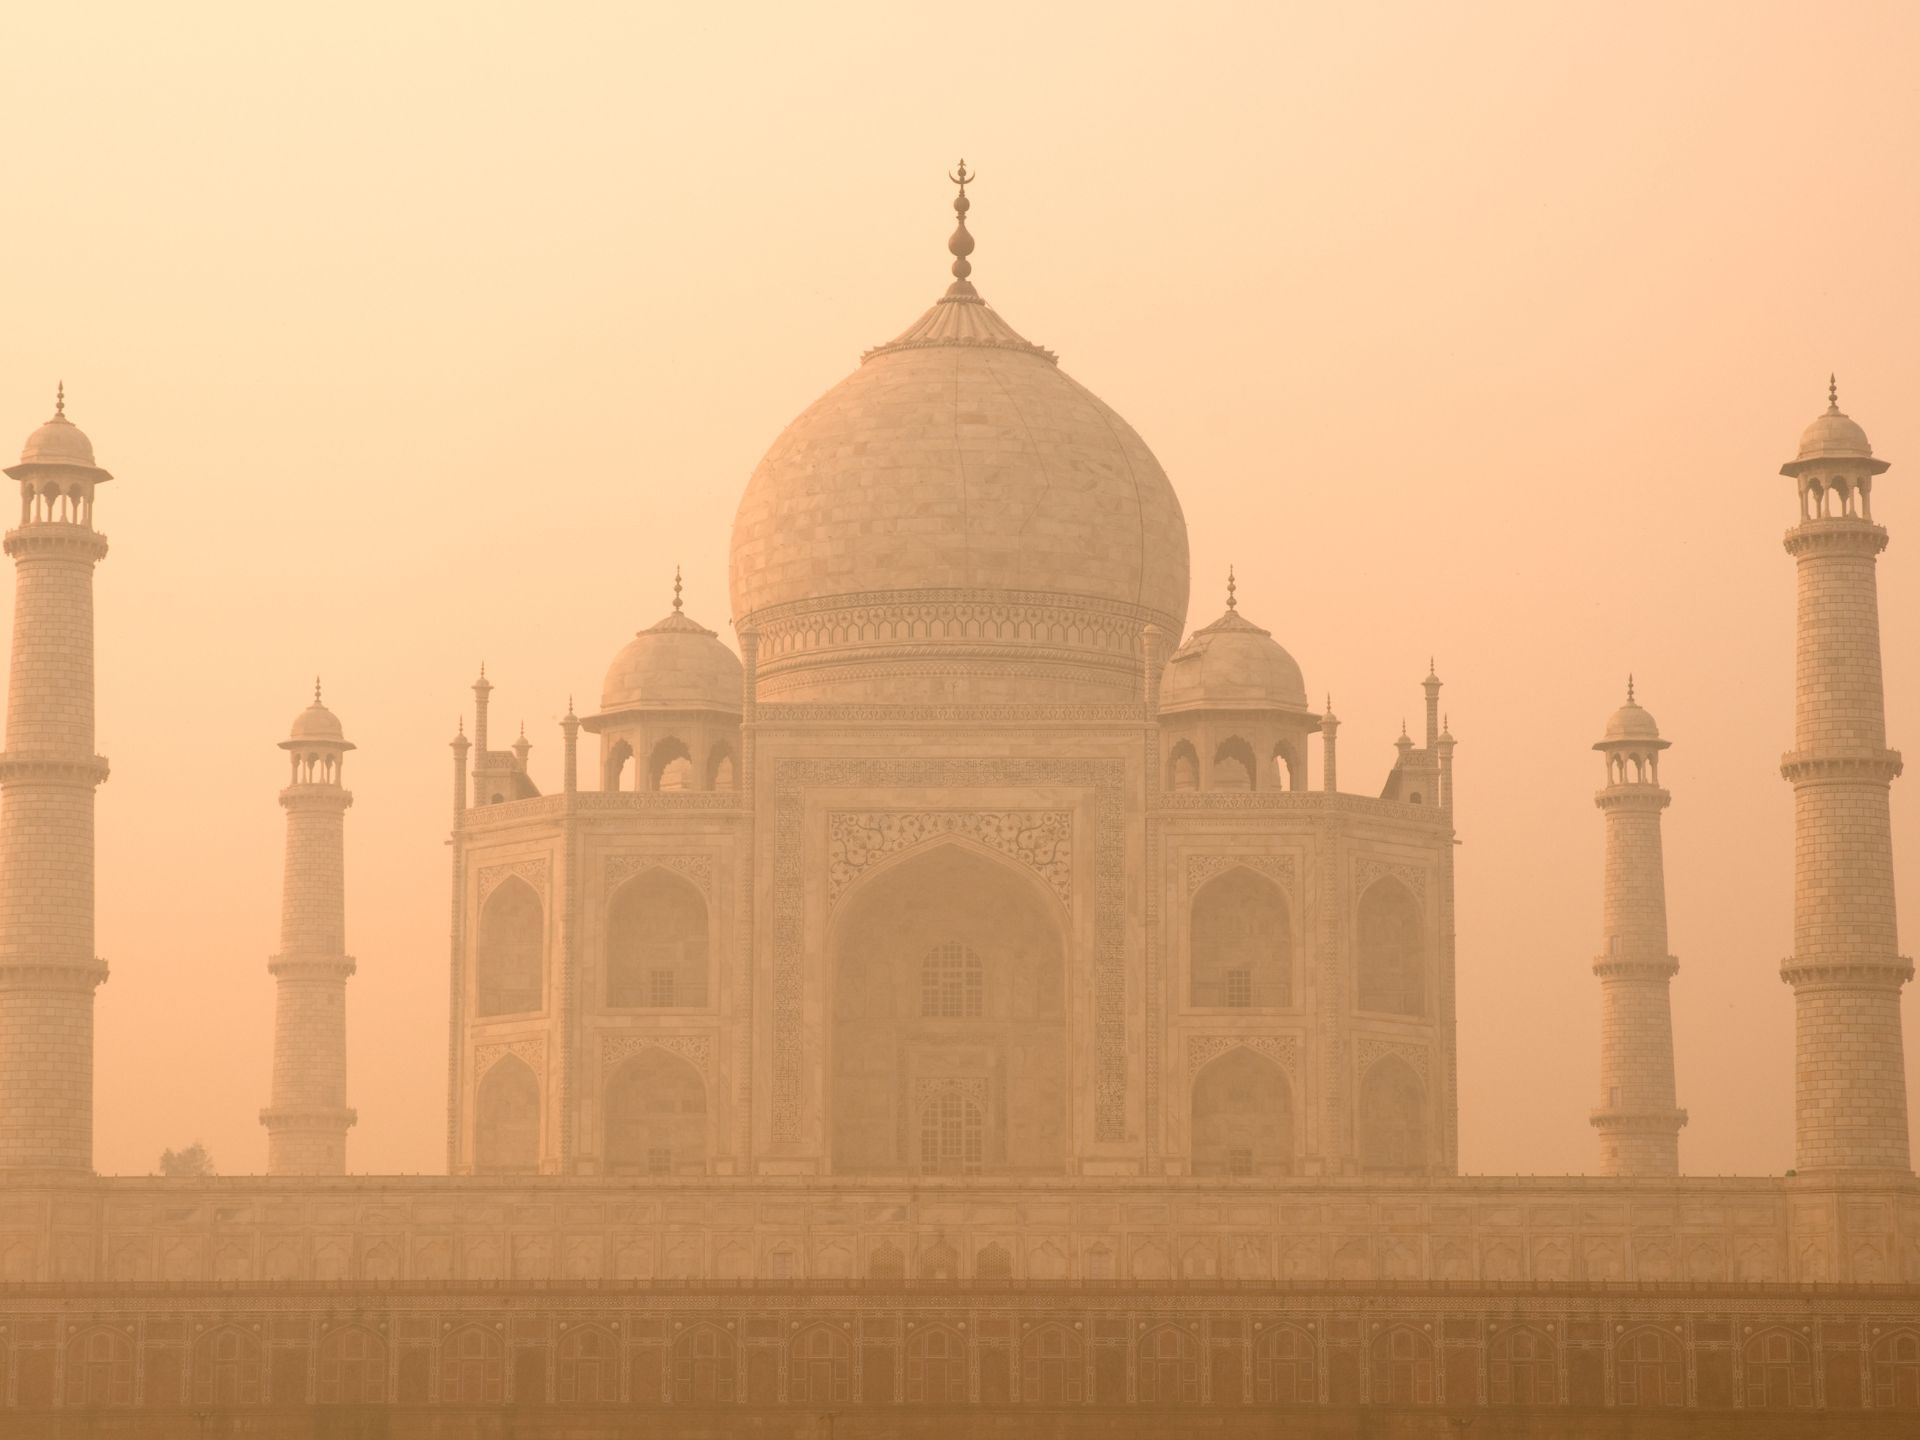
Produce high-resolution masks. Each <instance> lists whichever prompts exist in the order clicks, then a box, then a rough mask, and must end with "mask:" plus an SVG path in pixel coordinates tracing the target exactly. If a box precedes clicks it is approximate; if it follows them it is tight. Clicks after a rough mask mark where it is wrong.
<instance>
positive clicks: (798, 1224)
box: [0, 1179, 1920, 1285]
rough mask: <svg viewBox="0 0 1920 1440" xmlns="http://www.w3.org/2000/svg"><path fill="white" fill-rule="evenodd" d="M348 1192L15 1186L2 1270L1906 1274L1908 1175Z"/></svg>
mask: <svg viewBox="0 0 1920 1440" xmlns="http://www.w3.org/2000/svg"><path fill="white" fill-rule="evenodd" d="M361 1188H362V1187H361V1185H360V1184H359V1182H353V1181H330V1182H326V1183H324V1184H314V1185H312V1186H310V1187H304V1188H303V1187H295V1186H290V1185H288V1184H287V1183H286V1182H276V1181H259V1182H249V1181H245V1180H224V1181H221V1182H219V1183H218V1184H217V1185H214V1186H208V1185H205V1184H202V1183H199V1182H190V1181H164V1182H163V1181H114V1180H103V1181H99V1182H96V1183H95V1184H93V1185H91V1186H88V1187H84V1188H81V1189H78V1190H75V1191H42V1192H29V1193H16V1195H15V1196H14V1197H12V1198H10V1199H9V1200H8V1202H7V1203H6V1204H5V1206H4V1207H0V1279H6V1280H19V1281H27V1280H42V1281H49V1280H57V1281H61V1282H85V1281H92V1282H99V1281H105V1282H137V1281H169V1282H175V1283H180V1282H202V1283H203V1282H224V1283H237V1282H260V1281H323V1282H329V1283H333V1284H355V1283H362V1284H371V1285H382V1284H392V1283H400V1282H406V1283H415V1282H428V1283H440V1282H464V1281H520V1280H527V1281H547V1280H559V1279H568V1280H581V1281H652V1280H672V1281H676V1282H692V1281H698V1280H747V1279H754V1280H761V1281H773V1280H793V1281H850V1280H871V1279H910V1280H920V1279H924V1280H958V1281H971V1280H995V1279H1006V1280H1013V1281H1023V1282H1024V1281H1076V1282H1077V1281H1101V1280H1114V1281H1173V1280H1208V1281H1215V1280H1218V1281H1235V1282H1243V1283H1253V1284H1257V1283H1272V1282H1290V1283H1318V1282H1322V1281H1337V1282H1341V1283H1373V1282H1382V1281H1410V1282H1411V1281H1447V1282H1474V1283H1487V1282H1540V1281H1547V1282H1563V1283H1594V1282H1623V1283H1648V1282H1680V1281H1684V1282H1690V1283H1715V1284H1718V1283H1760V1284H1765V1283H1783V1282H1813V1283H1834V1282H1848V1281H1851V1282H1855V1283H1887V1282H1906V1283H1920V1187H1917V1186H1916V1185H1915V1184H1914V1183H1913V1182H1908V1183H1906V1184H1904V1185H1892V1186H1888V1187H1885V1188H1881V1189H1873V1190H1869V1191H1856V1190H1849V1191H1830V1190H1818V1189H1811V1188H1806V1187H1802V1186H1800V1185H1798V1184H1796V1182H1791V1181H1682V1182H1679V1184H1678V1186H1675V1185H1673V1184H1663V1185H1659V1186H1654V1185H1652V1184H1650V1183H1643V1182H1607V1181H1596V1182H1591V1183H1586V1184H1578V1183H1575V1184H1570V1183H1568V1182H1565V1181H1560V1182H1551V1183H1548V1182H1538V1183H1529V1182H1519V1183H1513V1182H1493V1181H1485V1180H1478V1181H1452V1182H1444V1183H1442V1184H1438V1185H1419V1186H1415V1185H1407V1186H1405V1187H1404V1188H1398V1187H1391V1188H1390V1187H1384V1186H1375V1187H1360V1186H1354V1187H1350V1188H1349V1187H1339V1186H1330V1185H1308V1184H1288V1185H1265V1184H1259V1183H1257V1182H1246V1183H1243V1184H1235V1185H1201V1184H1198V1183H1196V1182H1192V1181H1181V1182H1177V1183H1175V1184H1173V1185H1165V1184H1163V1185H1161V1186H1159V1187H1155V1188H1151V1189H1146V1188H1141V1187H1138V1186H1125V1185H1104V1184H1094V1183H1088V1182H1069V1183H1061V1184H1057V1185H1046V1186H1036V1187H1033V1188H1032V1189H1031V1190H1029V1191H1001V1192H999V1193H997V1194H995V1193H986V1194H982V1193H980V1192H978V1191H977V1190H974V1191H970V1190H969V1189H967V1188H966V1187H963V1186H951V1187H941V1186H937V1185H928V1186H921V1187H918V1188H916V1189H914V1190H902V1189H895V1188H892V1187H888V1186H882V1185H857V1186H855V1185H845V1186H836V1187H835V1189H834V1191H833V1192H832V1193H830V1194H821V1193H819V1191H817V1190H816V1191H814V1192H813V1193H808V1191H807V1189H806V1188H805V1186H804V1185H797V1184H796V1185H793V1186H791V1188H789V1187H786V1186H771V1185H770V1184H769V1182H768V1181H766V1180H764V1179H762V1180H759V1181H756V1182H753V1183H752V1184H751V1185H750V1186H749V1185H747V1184H745V1183H742V1184H739V1185H733V1184H710V1183H702V1184H698V1185H696V1184H693V1183H690V1182H681V1181H667V1182H660V1183H657V1184H652V1185H647V1186H644V1187H642V1186H634V1185H625V1186H621V1185H591V1186H587V1185H583V1184H582V1183H581V1182H579V1181H571V1182H566V1183H565V1185H564V1186H562V1185H560V1184H559V1183H557V1182H554V1183H549V1184H538V1183H536V1184H526V1183H525V1182H522V1183H521V1185H519V1186H510V1185H507V1184H504V1183H503V1184H498V1185H486V1184H479V1185H477V1184H476V1182H474V1181H463V1182H459V1183H458V1184H457V1185H450V1184H449V1183H448V1182H445V1181H438V1182H436V1181H431V1180H421V1181H412V1182H400V1183H394V1182H382V1183H380V1184H379V1185H378V1186H377V1188H375V1187H371V1186H369V1187H367V1188H368V1189H372V1190H373V1193H356V1192H357V1191H359V1190H360V1189H361ZM476 1188H477V1189H478V1190H479V1193H475V1191H476ZM770 1188H773V1189H786V1193H784V1194H768V1193H767V1191H768V1190H769V1189H770Z"/></svg>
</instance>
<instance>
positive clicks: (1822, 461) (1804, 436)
mask: <svg viewBox="0 0 1920 1440" xmlns="http://www.w3.org/2000/svg"><path fill="white" fill-rule="evenodd" d="M1836 460H1841V461H1852V462H1854V467H1855V468H1859V467H1861V466H1864V467H1865V468H1866V469H1868V470H1870V471H1872V472H1873V473H1874V474H1876V475H1878V474H1879V473H1880V472H1881V471H1883V470H1885V469H1886V468H1887V467H1888V464H1889V463H1890V462H1888V461H1885V460H1876V459H1874V458H1873V446H1872V445H1870V444H1868V443H1867V432H1866V431H1865V430H1863V429H1861V428H1860V425H1859V422H1858V421H1856V420H1854V419H1853V418H1852V417H1851V416H1849V415H1846V414H1844V413H1843V412H1842V411H1841V409H1840V386H1839V382H1838V381H1836V380H1835V378H1834V377H1833V376H1831V375H1829V376H1828V377H1827V408H1826V412H1825V413H1824V414H1822V415H1817V416H1815V417H1814V420H1813V423H1812V424H1811V425H1809V426H1807V428H1806V429H1805V430H1802V431H1801V432H1800V452H1799V453H1798V454H1797V455H1795V456H1794V457H1793V459H1791V460H1789V461H1788V462H1787V463H1786V464H1785V465H1782V466H1781V467H1780V473H1781V474H1782V475H1798V474H1800V473H1801V472H1802V471H1806V470H1814V469H1820V468H1824V467H1826V466H1828V465H1831V464H1832V462H1834V461H1836Z"/></svg>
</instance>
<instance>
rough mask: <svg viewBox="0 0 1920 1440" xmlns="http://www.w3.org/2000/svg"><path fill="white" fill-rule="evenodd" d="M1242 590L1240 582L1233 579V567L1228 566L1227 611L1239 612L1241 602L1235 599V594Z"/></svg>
mask: <svg viewBox="0 0 1920 1440" xmlns="http://www.w3.org/2000/svg"><path fill="white" fill-rule="evenodd" d="M1239 588H1240V582H1239V581H1237V580H1235V579H1234V578H1233V566H1231V565H1229V566H1227V609H1229V610H1238V609H1239V608H1240V602H1239V601H1238V600H1237V599H1235V598H1234V592H1235V591H1237V590H1238V589H1239Z"/></svg>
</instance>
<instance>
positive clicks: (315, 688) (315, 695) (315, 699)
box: [313, 675, 320, 705]
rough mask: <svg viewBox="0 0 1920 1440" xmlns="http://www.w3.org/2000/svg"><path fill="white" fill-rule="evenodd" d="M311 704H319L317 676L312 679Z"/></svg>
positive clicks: (318, 681)
mask: <svg viewBox="0 0 1920 1440" xmlns="http://www.w3.org/2000/svg"><path fill="white" fill-rule="evenodd" d="M313 703H314V704H316V705H318V704H319V703H320V677H319V676H318V675H316V676H314V677H313Z"/></svg>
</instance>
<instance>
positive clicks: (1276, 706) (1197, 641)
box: [1160, 571, 1307, 714]
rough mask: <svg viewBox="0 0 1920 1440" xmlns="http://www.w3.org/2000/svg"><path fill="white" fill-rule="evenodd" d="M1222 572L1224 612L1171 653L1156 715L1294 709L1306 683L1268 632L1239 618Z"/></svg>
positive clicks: (1301, 706) (1302, 702) (1231, 586)
mask: <svg viewBox="0 0 1920 1440" xmlns="http://www.w3.org/2000/svg"><path fill="white" fill-rule="evenodd" d="M1235 588H1236V586H1235V583H1234V579H1233V573H1232V572H1231V571H1229V572H1228V573H1227V609H1226V613H1225V614H1224V615H1222V616H1221V617H1220V618H1219V619H1218V620H1216V621H1214V622H1213V623H1212V624H1211V625H1208V626H1206V627H1205V628H1204V629H1200V630H1196V631H1194V632H1193V635H1192V637H1191V638H1190V639H1188V641H1187V643H1186V644H1184V645H1182V646H1181V647H1180V648H1179V649H1178V650H1176V651H1174V652H1173V655H1172V657H1171V658H1170V659H1169V660H1168V661H1167V668H1166V670H1165V672H1164V673H1163V674H1162V675H1161V677H1160V711H1161V713H1162V714H1168V713H1171V712H1175V711H1181V710H1299V711H1302V712H1304V711H1305V710H1306V708H1307V682H1306V680H1305V679H1304V678H1303V677H1302V676H1301V674H1300V666H1299V663H1298V662H1297V661H1296V660H1295V659H1294V658H1293V656H1291V655H1289V654H1288V653H1287V652H1286V651H1285V650H1284V649H1282V648H1281V646H1280V644H1279V642H1278V641H1276V640H1275V639H1274V638H1273V634H1272V632H1271V631H1267V630H1262V629H1261V628H1260V627H1259V626H1258V625H1256V624H1254V623H1253V622H1252V621H1251V620H1249V619H1247V617H1246V616H1244V615H1242V614H1241V613H1240V603H1239V601H1238V600H1237V599H1236V598H1235V596H1234V591H1235Z"/></svg>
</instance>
